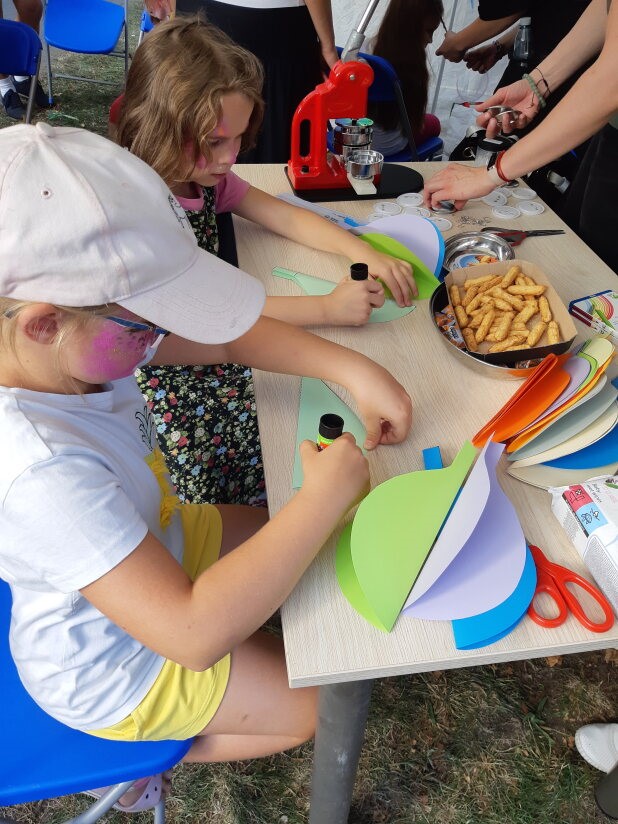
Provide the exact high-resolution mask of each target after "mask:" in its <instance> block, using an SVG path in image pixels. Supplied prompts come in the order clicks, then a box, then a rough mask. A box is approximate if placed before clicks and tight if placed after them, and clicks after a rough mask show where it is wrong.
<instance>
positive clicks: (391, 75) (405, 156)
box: [337, 46, 444, 163]
mask: <svg viewBox="0 0 618 824" xmlns="http://www.w3.org/2000/svg"><path fill="white" fill-rule="evenodd" d="M337 51H338V53H339V56H341V52H342V51H343V49H342V48H341V47H340V46H337ZM358 57H359V59H361V60H365V61H366V62H367V63H369V65H370V66H371V68H372V69H373V83H372V84H371V86H370V87H369V92H368V100H369V102H370V103H396V104H397V108H398V110H399V121H400V127H401V131H402V133H403V134H404V136H405V137H406V139H407V141H408V147H407V148H406V149H403V150H402V151H400V152H396V153H395V154H391V155H385V156H384V160H386V161H388V162H389V163H397V162H403V161H406V160H413V161H417V160H434V159H437V158H438V157H439V156H441V155H442V150H443V148H444V142H443V141H442V140H441V139H440V138H439V137H430V138H429V140H426V141H425V142H424V143H422V144H421V145H420V146H417V145H416V144H415V142H414V136H413V134H412V126H411V125H410V118H409V117H408V111H407V109H406V104H405V101H404V99H403V92H402V90H401V83H400V82H399V78H398V77H397V72H396V71H395V69H394V68H393V66H392V65H391V64H390V63H389V62H388V60H385V59H384V58H383V57H378V56H377V55H376V54H368V53H366V52H359V53H358Z"/></svg>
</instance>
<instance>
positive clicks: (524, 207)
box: [517, 200, 545, 215]
mask: <svg viewBox="0 0 618 824" xmlns="http://www.w3.org/2000/svg"><path fill="white" fill-rule="evenodd" d="M517 208H518V209H519V211H520V212H521V213H522V215H540V214H542V213H543V212H544V211H545V206H543V204H542V203H539V201H538V200H522V202H521V203H518V204H517Z"/></svg>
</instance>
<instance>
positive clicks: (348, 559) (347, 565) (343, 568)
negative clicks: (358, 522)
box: [335, 524, 387, 632]
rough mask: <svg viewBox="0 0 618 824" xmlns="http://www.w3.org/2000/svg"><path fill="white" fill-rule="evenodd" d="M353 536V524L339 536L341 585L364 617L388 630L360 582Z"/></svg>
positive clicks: (338, 557)
mask: <svg viewBox="0 0 618 824" xmlns="http://www.w3.org/2000/svg"><path fill="white" fill-rule="evenodd" d="M351 537H352V524H346V526H344V528H343V531H342V533H341V535H340V536H339V540H338V542H337V552H336V554H335V571H336V573H337V580H338V581H339V586H340V587H341V590H342V592H343V594H344V595H345V597H346V598H347V599H348V601H349V602H350V603H351V604H352V606H353V607H354V608H355V609H356V610H357V611H358V612H360V614H361V615H362V616H363V617H364V618H366V619H367V620H368V621H369V622H370V623H371V624H373V625H374V627H377V628H378V629H381V630H383V631H384V632H387V630H386V627H384V626H383V625H382V624H381V623H380V619H379V618H378V616H377V615H376V614H375V612H374V611H373V610H372V608H371V604H370V603H369V601H368V600H367V599H366V598H365V594H364V592H363V590H362V589H361V588H360V585H359V583H358V578H357V577H356V573H355V572H354V561H353V560H352V543H351Z"/></svg>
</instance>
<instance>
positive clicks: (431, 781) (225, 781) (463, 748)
mask: <svg viewBox="0 0 618 824" xmlns="http://www.w3.org/2000/svg"><path fill="white" fill-rule="evenodd" d="M130 5H131V16H132V20H131V28H130V30H131V31H132V32H133V33H134V34H133V35H132V37H131V44H132V48H134V47H135V45H136V42H137V30H138V20H139V14H140V11H141V4H140V3H139V2H137V0H131V4H130ZM61 64H62V65H63V70H65V71H67V72H68V73H73V74H75V73H79V72H82V71H86V70H89V71H90V72H91V74H92V76H95V77H97V78H99V79H110V80H112V81H113V82H114V84H115V85H114V86H112V87H106V86H98V85H91V84H81V83H71V82H68V81H64V80H58V81H57V82H56V84H55V96H56V101H57V102H56V107H55V108H54V109H53V110H51V111H49V112H47V113H42V114H40V115H39V116H40V117H42V118H44V119H46V120H47V121H48V122H50V123H52V124H54V125H75V126H82V127H84V128H87V129H90V130H92V131H95V132H98V133H100V134H105V133H106V129H107V111H108V108H109V104H110V102H111V101H112V100H113V99H114V97H115V96H116V95H117V94H118V93H119V92H120V90H121V87H122V63H121V61H116V60H111V59H109V58H92V57H85V58H79V57H78V56H74V55H64V54H62V53H58V55H57V56H55V57H54V65H61ZM43 83H44V85H45V73H44V72H43ZM12 123H13V121H9V120H8V118H6V117H4V115H3V114H2V115H0V127H4V126H7V125H11V124H12ZM617 666H618V654H616V652H615V651H608V652H605V653H603V652H595V653H588V654H585V655H571V656H568V657H563V658H554V659H539V660H534V661H523V662H516V663H512V664H503V665H496V666H490V667H477V668H472V669H462V670H452V671H447V672H435V673H429V674H426V675H412V676H402V677H398V678H391V679H385V680H383V681H381V682H377V683H376V685H375V688H374V693H373V699H372V704H371V710H370V715H369V721H368V727H367V737H366V742H365V746H364V749H363V753H362V757H361V762H360V766H359V772H358V779H357V782H356V788H355V794H354V800H353V806H352V811H351V814H350V822H351V824H593V822H604V821H608V819H606V818H605V817H604V816H603V815H601V813H599V812H598V810H597V809H596V806H595V804H594V800H593V787H594V784H595V782H596V781H597V780H598V777H599V774H598V773H597V772H596V771H595V770H593V769H592V768H590V767H589V766H588V765H587V764H586V763H585V762H584V761H583V760H582V759H581V758H580V757H579V755H578V753H577V752H576V751H575V750H574V746H573V735H574V732H575V730H576V729H577V727H578V726H580V725H581V724H584V723H589V722H592V721H604V720H613V719H614V718H615V717H616V714H617V712H616V707H617V698H618V689H617V680H616V675H617V670H616V667H617ZM311 756H312V746H311V745H306V746H305V747H303V748H301V749H299V750H296V751H294V752H291V753H287V754H283V755H279V756H274V757H272V758H265V759H261V760H256V761H252V762H248V763H237V764H222V765H215V766H196V765H191V766H182V767H178V768H177V769H176V770H175V773H174V780H173V790H172V796H171V798H170V799H169V802H168V821H169V824H188V823H190V824H193V822H195V823H196V824H197V823H198V822H209V824H304V822H306V821H307V819H308V806H309V785H310V774H311ZM0 757H2V758H7V757H10V755H9V754H7V753H3V754H2V755H1V756H0ZM51 757H53V755H52V756H51ZM85 806H87V801H86V799H84V798H83V797H80V796H69V797H66V798H62V799H56V800H53V801H43V802H39V803H35V804H24V805H21V806H18V807H13V808H11V809H10V810H6V809H5V810H3V809H1V808H0V818H1V817H2V815H3V814H4V815H10V816H11V817H12V818H14V819H16V820H17V821H19V822H24V824H26V823H28V824H42V822H45V823H46V824H55V822H60V821H63V820H64V819H66V818H68V817H71V816H74V815H77V814H78V812H80V811H81V810H82V809H84V808H85ZM108 820H109V821H110V822H112V823H113V824H126V821H127V819H126V816H125V815H124V814H121V813H112V814H110V815H109V816H108ZM134 820H135V821H136V824H145V822H147V821H150V820H151V817H150V815H149V814H144V813H142V814H141V815H139V816H138V817H137V818H134Z"/></svg>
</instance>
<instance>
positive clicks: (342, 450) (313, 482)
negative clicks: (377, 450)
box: [300, 432, 369, 522]
mask: <svg viewBox="0 0 618 824" xmlns="http://www.w3.org/2000/svg"><path fill="white" fill-rule="evenodd" d="M300 457H301V461H302V465H303V475H304V480H303V486H302V492H303V493H304V494H311V495H312V496H314V497H315V498H317V499H318V500H320V501H323V502H324V503H323V505H322V504H320V512H316V517H320V514H322V515H323V516H325V517H332V518H333V521H334V522H336V521H338V520H339V518H341V517H342V516H343V515H345V513H346V512H347V511H348V509H350V507H352V506H355V505H356V504H357V503H359V502H360V501H361V500H362V499H363V498H364V497H365V495H366V494H367V493H368V492H369V464H368V463H367V459H366V458H365V456H364V455H363V453H362V452H361V450H360V448H359V447H358V446H357V445H356V441H355V440H354V436H353V435H351V434H350V433H349V432H344V433H343V435H342V436H341V437H340V438H337V439H336V440H335V441H333V443H332V444H330V446H328V447H327V448H326V449H324V450H322V451H321V452H320V451H318V448H317V446H316V444H315V443H312V442H311V441H303V442H302V443H301V444H300Z"/></svg>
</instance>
